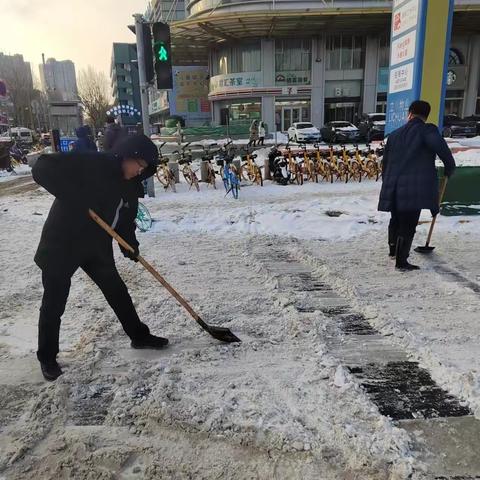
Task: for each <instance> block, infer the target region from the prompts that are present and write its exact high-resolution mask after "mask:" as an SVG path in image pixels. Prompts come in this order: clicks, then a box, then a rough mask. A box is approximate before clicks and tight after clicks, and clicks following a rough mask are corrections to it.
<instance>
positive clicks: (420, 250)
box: [415, 245, 435, 253]
mask: <svg viewBox="0 0 480 480" xmlns="http://www.w3.org/2000/svg"><path fill="white" fill-rule="evenodd" d="M434 250H435V247H429V246H427V245H424V246H421V247H417V248H416V249H415V251H416V252H417V253H432V252H433V251H434Z"/></svg>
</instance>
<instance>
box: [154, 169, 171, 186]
mask: <svg viewBox="0 0 480 480" xmlns="http://www.w3.org/2000/svg"><path fill="white" fill-rule="evenodd" d="M155 175H156V177H157V180H158V181H159V182H160V183H161V184H162V185H163V186H164V187H165V188H167V187H168V184H169V182H168V180H167V179H166V178H165V174H164V171H163V168H162V167H159V168H158V169H157V173H156V174H155Z"/></svg>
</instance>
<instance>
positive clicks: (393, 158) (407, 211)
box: [378, 100, 455, 271]
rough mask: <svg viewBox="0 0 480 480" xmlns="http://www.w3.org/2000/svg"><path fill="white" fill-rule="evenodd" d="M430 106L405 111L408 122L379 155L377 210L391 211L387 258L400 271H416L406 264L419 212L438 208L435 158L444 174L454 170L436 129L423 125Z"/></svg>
mask: <svg viewBox="0 0 480 480" xmlns="http://www.w3.org/2000/svg"><path fill="white" fill-rule="evenodd" d="M429 114H430V105H429V104H428V103H427V102H424V101H421V100H417V101H415V102H413V103H412V105H411V106H410V109H409V115H408V123H407V124H406V125H404V126H403V127H400V128H398V129H397V130H395V131H394V132H392V133H391V134H390V135H389V136H388V140H387V144H386V146H385V152H384V156H383V184H382V189H381V192H380V200H379V204H378V210H380V211H382V212H391V220H390V225H389V228H388V244H389V248H390V256H391V257H395V258H396V267H397V268H398V269H400V270H407V271H408V270H417V269H418V268H419V267H417V266H415V265H411V264H410V263H409V262H408V256H409V254H410V248H411V246H412V242H413V237H414V236H415V230H416V227H417V224H418V220H419V218H420V211H421V210H422V209H424V208H425V209H428V210H430V211H431V212H432V215H437V214H438V213H439V211H440V209H439V198H438V177H437V171H436V168H435V159H436V157H437V155H438V156H439V157H440V160H441V161H442V162H443V164H444V166H445V175H446V176H447V177H450V176H451V175H452V174H453V172H454V171H455V160H454V158H453V155H452V152H450V149H449V148H448V145H447V143H446V142H445V140H444V139H443V137H442V136H441V135H440V133H439V131H438V127H436V126H435V125H433V124H429V123H425V122H426V121H427V118H428V116H429Z"/></svg>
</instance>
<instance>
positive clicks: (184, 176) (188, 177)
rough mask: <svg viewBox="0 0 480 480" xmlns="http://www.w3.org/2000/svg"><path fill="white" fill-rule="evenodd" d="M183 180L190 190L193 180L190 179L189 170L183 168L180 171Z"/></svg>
mask: <svg viewBox="0 0 480 480" xmlns="http://www.w3.org/2000/svg"><path fill="white" fill-rule="evenodd" d="M182 174H183V178H184V179H185V181H186V182H187V183H188V185H189V187H190V188H191V187H192V185H193V179H192V174H191V173H190V169H189V168H184V169H183V170H182Z"/></svg>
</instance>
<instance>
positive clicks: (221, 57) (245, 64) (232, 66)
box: [213, 42, 262, 75]
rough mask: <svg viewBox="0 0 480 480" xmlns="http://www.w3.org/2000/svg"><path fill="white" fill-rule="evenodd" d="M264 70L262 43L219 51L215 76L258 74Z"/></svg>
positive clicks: (215, 65) (227, 47)
mask: <svg viewBox="0 0 480 480" xmlns="http://www.w3.org/2000/svg"><path fill="white" fill-rule="evenodd" d="M261 69H262V59H261V49H260V43H259V42H255V43H248V44H244V45H239V46H235V47H231V46H225V47H222V48H220V49H218V50H217V52H216V62H215V63H214V72H213V73H214V75H228V74H230V73H242V72H258V71H260V70H261Z"/></svg>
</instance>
